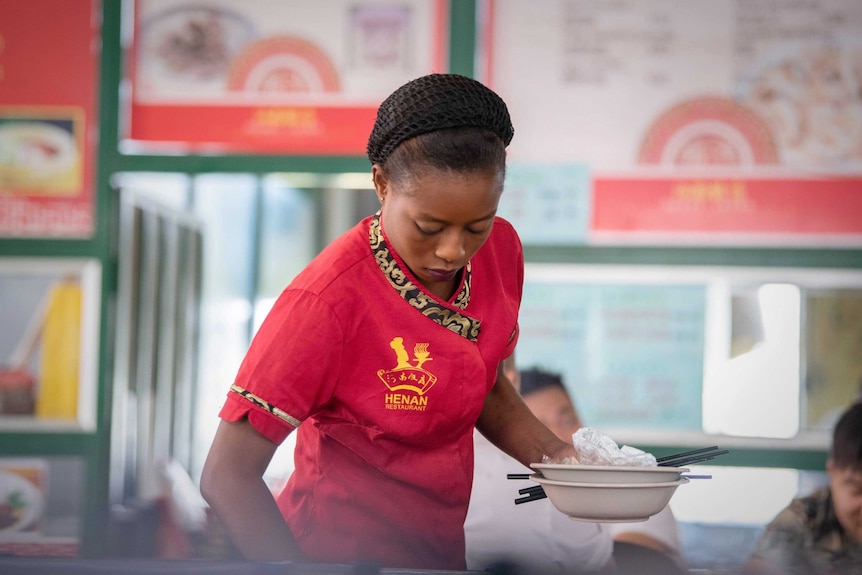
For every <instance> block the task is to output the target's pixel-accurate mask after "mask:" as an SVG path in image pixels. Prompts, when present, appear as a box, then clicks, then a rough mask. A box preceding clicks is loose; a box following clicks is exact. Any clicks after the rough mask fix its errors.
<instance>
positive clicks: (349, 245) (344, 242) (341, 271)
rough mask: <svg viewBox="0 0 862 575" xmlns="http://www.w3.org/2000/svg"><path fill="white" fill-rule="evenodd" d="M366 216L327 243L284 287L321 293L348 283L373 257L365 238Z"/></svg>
mask: <svg viewBox="0 0 862 575" xmlns="http://www.w3.org/2000/svg"><path fill="white" fill-rule="evenodd" d="M368 225H369V219H368V218H366V219H364V220H362V221H361V222H359V223H358V224H356V225H355V226H354V227H352V228H351V229H349V230H347V231H346V232H345V233H343V234H342V235H341V236H339V237H338V238H336V239H335V240H333V241H332V242H330V243H329V244H328V245H327V246H326V247H325V248H323V250H321V252H320V253H319V254H318V255H317V256H316V257H315V258H314V259H313V260H312V261H311V262H310V263H309V264H308V265H307V266H306V267H305V268H304V269H303V270H302V271H301V272H300V273H299V274H298V275H297V276H296V278H294V280H293V281H292V282H291V284H290V285H289V286H288V289H302V290H306V291H311V292H313V293H316V294H318V295H319V294H322V293H324V292H325V291H326V290H327V289H328V288H331V287H332V286H333V285H334V284H339V285H340V284H342V283H346V284H348V285H349V284H351V283H352V282H354V281H356V279H357V276H358V275H361V274H362V273H363V271H364V264H367V263H368V261H369V260H373V254H372V253H371V247H370V244H369V240H368Z"/></svg>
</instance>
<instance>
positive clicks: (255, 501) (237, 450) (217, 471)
mask: <svg viewBox="0 0 862 575" xmlns="http://www.w3.org/2000/svg"><path fill="white" fill-rule="evenodd" d="M275 449H276V445H275V444H274V443H272V442H271V441H270V440H269V439H267V438H265V437H264V436H263V435H261V434H260V433H258V432H257V430H256V429H255V428H254V427H252V425H251V424H250V423H249V422H248V421H247V420H245V419H243V420H242V421H237V422H228V421H224V420H222V421H221V422H220V423H219V427H218V430H217V431H216V435H215V439H214V440H213V444H212V447H211V448H210V452H209V455H208V456H207V459H206V462H205V463H204V468H203V473H202V475H201V494H202V495H203V496H204V499H206V500H207V502H208V503H209V504H210V506H212V509H213V511H215V514H216V516H217V517H218V519H219V521H220V522H221V524H222V525H223V526H224V528H225V529H226V530H227V532H228V534H229V535H230V538H231V540H232V541H233V543H234V545H236V547H237V549H239V551H240V552H241V553H242V554H243V556H244V557H245V558H246V559H249V560H253V561H283V560H294V561H299V560H302V559H304V557H303V554H302V551H301V550H300V548H299V545H298V544H297V543H296V540H295V539H294V537H293V534H292V533H291V531H290V528H289V527H288V526H287V523H286V522H285V521H284V517H282V515H281V512H280V511H279V510H278V506H277V505H276V503H275V499H274V498H273V496H272V493H271V492H270V491H269V488H268V487H267V485H266V484H265V483H264V481H263V472H264V471H266V468H267V465H269V462H270V461H271V460H272V456H273V454H274V453H275Z"/></svg>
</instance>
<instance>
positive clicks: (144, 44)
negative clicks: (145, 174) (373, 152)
mask: <svg viewBox="0 0 862 575" xmlns="http://www.w3.org/2000/svg"><path fill="white" fill-rule="evenodd" d="M135 11H136V14H135V33H134V46H133V49H132V50H131V51H130V62H129V69H130V73H131V74H130V75H131V80H132V98H131V100H132V101H131V106H130V110H129V133H128V134H126V135H125V136H126V137H127V139H128V140H130V141H131V142H133V143H134V144H135V145H141V146H142V147H143V148H146V149H148V150H159V149H172V150H181V151H191V152H200V151H204V152H215V153H219V152H227V153H230V152H240V153H254V152H262V153H277V154H338V155H354V154H355V155H364V154H365V146H366V144H367V141H368V135H369V134H370V133H371V129H372V127H373V125H374V119H375V116H376V113H377V107H378V105H379V104H380V102H381V101H382V100H383V99H384V98H385V97H386V96H387V95H388V94H389V93H390V92H391V91H392V90H394V89H395V88H397V87H398V86H400V85H401V84H403V83H404V82H406V81H408V80H411V79H413V78H415V77H417V76H421V75H424V74H427V73H431V72H445V71H446V60H447V58H446V56H447V52H448V42H447V37H448V25H449V20H448V12H447V11H448V2H445V0H434V1H433V2H425V1H424V0H404V1H402V2H399V3H390V4H380V3H377V2H363V1H358V2H357V1H354V0H329V1H327V2H322V3H313V4H311V3H288V2H281V3H278V2H272V3H268V4H267V3H246V4H243V3H221V5H218V6H217V5H215V4H212V5H210V4H195V3H192V4H182V3H179V2H172V1H170V0H138V1H137V2H136V3H135Z"/></svg>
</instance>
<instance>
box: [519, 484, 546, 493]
mask: <svg viewBox="0 0 862 575" xmlns="http://www.w3.org/2000/svg"><path fill="white" fill-rule="evenodd" d="M543 491H544V489H542V486H541V485H534V486H532V487H524V488H522V489H519V490H518V493H519V494H520V495H528V494H532V493H540V492H543Z"/></svg>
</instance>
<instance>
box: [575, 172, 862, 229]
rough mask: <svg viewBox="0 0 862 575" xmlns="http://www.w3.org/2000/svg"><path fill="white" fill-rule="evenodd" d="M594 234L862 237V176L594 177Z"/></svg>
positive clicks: (592, 227)
mask: <svg viewBox="0 0 862 575" xmlns="http://www.w3.org/2000/svg"><path fill="white" fill-rule="evenodd" d="M592 210H593V211H592V226H591V236H593V237H595V239H598V240H601V239H624V238H629V239H631V238H633V237H634V238H636V237H642V238H647V237H650V236H652V237H664V238H682V237H686V236H691V235H694V236H697V235H706V236H709V237H710V238H712V239H720V238H726V239H729V240H732V239H734V238H735V237H738V238H740V239H742V238H743V237H744V239H745V241H746V242H749V241H750V240H752V239H753V238H760V239H762V240H765V241H769V240H770V238H773V239H776V240H777V239H779V238H780V239H781V240H782V241H783V240H785V239H787V238H792V239H795V240H798V241H799V242H804V243H818V241H821V240H822V241H823V242H824V243H829V241H830V238H836V239H837V238H841V239H842V241H846V240H847V239H848V237H854V236H855V237H856V238H857V241H856V242H855V243H862V178H839V177H836V178H822V179H820V178H800V177H793V178H791V177H786V178H785V177H774V178H773V177H764V178H721V177H719V178H709V177H698V178H696V179H686V178H682V177H675V178H612V177H600V178H596V180H595V181H594V183H593V207H592Z"/></svg>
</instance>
